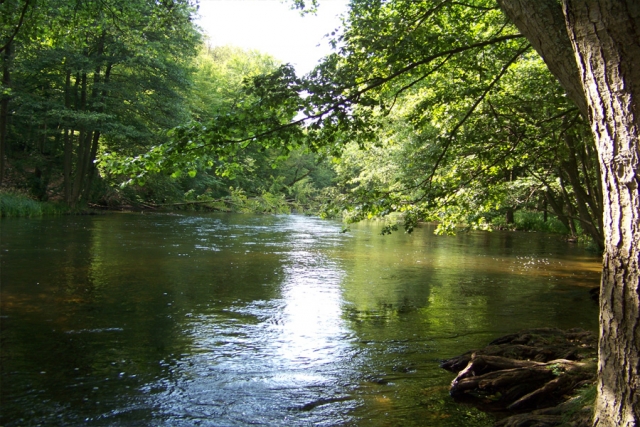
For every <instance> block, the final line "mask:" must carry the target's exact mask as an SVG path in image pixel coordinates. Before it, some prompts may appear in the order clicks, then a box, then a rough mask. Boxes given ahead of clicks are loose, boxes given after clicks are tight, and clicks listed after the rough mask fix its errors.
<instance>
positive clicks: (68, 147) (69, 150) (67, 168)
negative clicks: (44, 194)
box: [63, 70, 73, 203]
mask: <svg viewBox="0 0 640 427" xmlns="http://www.w3.org/2000/svg"><path fill="white" fill-rule="evenodd" d="M64 106H65V109H66V110H67V111H69V110H70V109H71V70H67V77H66V79H65V86H64ZM72 166H73V130H72V129H71V127H70V126H69V125H66V126H65V129H64V166H63V183H64V200H65V202H67V203H70V202H71V168H72Z"/></svg>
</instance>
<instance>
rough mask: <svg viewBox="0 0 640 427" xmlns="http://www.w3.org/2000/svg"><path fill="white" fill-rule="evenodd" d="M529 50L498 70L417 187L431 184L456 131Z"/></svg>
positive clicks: (453, 131) (522, 50) (518, 54)
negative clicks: (429, 171) (512, 65)
mask: <svg viewBox="0 0 640 427" xmlns="http://www.w3.org/2000/svg"><path fill="white" fill-rule="evenodd" d="M530 48H531V45H530V44H528V43H527V45H526V46H525V47H524V48H522V49H520V50H519V51H518V52H517V53H516V54H515V55H514V56H513V57H512V58H511V59H510V60H509V61H507V63H506V64H504V66H503V67H502V70H500V73H498V75H497V76H496V77H495V78H494V79H493V80H492V81H491V83H489V85H488V86H487V87H486V88H485V90H484V92H483V93H482V95H480V97H478V99H476V101H475V102H474V103H473V105H472V106H471V108H469V110H467V112H466V114H465V115H464V117H463V118H462V120H460V121H459V122H458V123H457V124H456V125H455V126H454V128H453V129H452V130H451V132H450V133H449V136H448V138H447V141H446V143H445V146H444V149H443V150H442V152H441V153H440V155H439V156H438V158H437V159H436V163H435V164H434V166H433V171H432V172H431V173H430V174H429V176H428V177H427V178H426V179H424V180H423V181H422V182H421V183H420V184H419V186H423V185H425V184H427V183H431V181H432V180H433V177H434V176H435V174H436V172H437V170H438V168H439V167H440V163H441V162H442V160H444V156H445V155H446V154H447V151H448V150H449V147H450V146H451V142H452V141H453V138H454V137H455V135H456V133H458V130H460V128H461V127H462V125H464V124H465V123H466V121H467V120H468V119H469V117H471V114H473V112H474V111H475V109H476V108H477V107H478V105H480V103H481V102H482V101H483V100H484V99H485V98H486V96H487V95H488V94H489V92H490V91H491V90H492V89H493V87H494V86H495V85H496V84H497V83H498V82H499V81H500V79H501V78H502V76H504V75H505V74H506V73H507V70H508V69H509V67H510V66H511V64H513V63H514V62H516V60H517V59H518V58H519V57H520V56H521V55H522V54H523V53H524V52H526V51H527V50H529V49H530Z"/></svg>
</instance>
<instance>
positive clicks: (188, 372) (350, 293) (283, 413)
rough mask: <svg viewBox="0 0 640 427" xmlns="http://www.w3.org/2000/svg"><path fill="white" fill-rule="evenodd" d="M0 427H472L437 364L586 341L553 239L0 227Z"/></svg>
mask: <svg viewBox="0 0 640 427" xmlns="http://www.w3.org/2000/svg"><path fill="white" fill-rule="evenodd" d="M0 225H1V227H2V228H1V239H2V240H1V242H0V250H1V251H2V252H1V256H2V257H1V260H0V261H1V271H0V279H1V282H0V285H1V300H0V309H1V328H2V330H1V334H2V335H1V341H0V344H1V347H0V362H1V365H0V366H1V367H0V369H1V375H2V377H1V387H2V388H1V390H0V399H1V401H0V404H1V406H0V407H1V409H0V411H1V413H0V425H3V426H5V427H9V426H36V425H42V426H75V425H87V426H193V425H202V426H251V425H264V426H279V425H281V426H343V425H344V426H347V425H348V426H418V425H431V426H474V425H477V426H483V425H487V424H490V423H491V418H490V417H489V416H486V415H484V414H481V413H479V412H477V411H475V410H473V409H471V408H468V407H464V406H460V405H456V404H454V403H453V402H452V401H451V400H450V399H449V397H448V393H447V391H448V383H449V382H450V381H451V379H452V374H450V373H448V372H445V371H443V370H441V369H439V368H438V362H439V360H441V359H443V358H446V357H450V356H454V355H457V354H460V353H462V352H465V351H467V350H469V349H471V348H474V347H481V346H483V345H485V344H486V343H487V342H488V341H490V340H491V339H493V338H495V337H497V336H500V335H503V334H506V333H511V332H514V331H517V330H519V329H523V328H533V327H545V326H553V327H560V328H572V327H582V328H585V329H592V330H595V329H596V328H597V307H596V304H595V303H593V302H592V301H590V300H589V296H588V292H587V290H588V289H589V288H590V287H593V286H597V285H598V281H599V271H600V260H599V258H598V257H597V256H596V255H594V254H590V253H588V252H585V251H584V250H582V249H580V248H579V247H576V246H574V245H570V244H567V243H564V242H561V241H559V240H558V238H557V237H554V236H549V235H543V234H533V233H471V234H461V235H459V236H456V237H438V236H434V235H433V234H432V229H431V228H429V227H422V228H419V229H417V230H416V231H415V232H414V233H413V234H412V235H407V234H403V233H396V234H394V235H391V236H380V235H379V233H380V226H379V225H376V224H360V225H356V226H352V227H351V231H350V232H348V233H341V225H340V224H338V223H335V222H330V221H322V220H319V219H316V218H309V217H303V216H253V215H229V214H220V215H216V214H213V215H139V214H113V215H105V216H93V217H71V216H69V217H61V218H43V219H29V220H26V219H2V221H1V222H0Z"/></svg>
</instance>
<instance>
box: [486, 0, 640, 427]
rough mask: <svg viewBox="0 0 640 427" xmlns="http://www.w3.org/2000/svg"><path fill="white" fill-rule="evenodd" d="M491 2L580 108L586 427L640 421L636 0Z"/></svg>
mask: <svg viewBox="0 0 640 427" xmlns="http://www.w3.org/2000/svg"><path fill="white" fill-rule="evenodd" d="M497 1H498V3H499V4H500V7H501V8H502V9H503V11H504V12H505V14H506V15H507V16H508V17H509V18H510V19H511V20H512V21H513V23H514V24H515V25H516V26H517V27H518V29H519V30H520V31H521V32H522V34H524V35H525V37H527V39H528V40H529V41H530V42H531V44H532V45H533V46H534V47H535V48H536V50H537V51H538V52H539V53H540V54H541V55H542V57H543V59H544V60H545V62H546V63H547V65H548V66H549V69H550V70H551V72H552V73H553V74H554V75H555V76H556V77H557V78H558V80H559V81H560V83H561V84H562V86H563V87H564V88H565V90H567V94H568V95H569V97H570V98H571V99H572V100H573V101H574V102H575V103H576V104H577V105H578V107H579V108H580V110H581V111H583V114H585V109H584V106H586V107H587V109H586V116H587V117H588V119H589V122H590V124H591V129H592V132H593V134H594V137H595V141H596V145H597V150H598V158H599V162H600V169H601V170H600V173H601V179H602V199H603V200H602V204H603V207H604V218H603V232H604V245H605V253H604V260H603V274H602V286H601V294H600V347H599V349H600V354H599V371H598V398H597V402H596V408H595V418H594V425H595V426H597V427H614V426H615V427H631V426H634V427H640V234H639V232H640V194H639V189H638V187H639V184H640V177H639V176H638V175H637V174H638V171H639V168H640V141H639V140H638V138H639V136H640V1H638V0H563V2H564V10H563V9H562V7H561V5H560V4H559V3H558V2H556V1H555V0H497ZM563 15H564V21H565V22H563V23H559V19H558V17H559V16H563ZM563 34H564V35H567V37H565V36H564V35H563ZM567 43H568V44H567ZM567 52H571V55H567V54H566V53H567ZM571 57H573V58H575V60H571V59H569V58H571ZM571 67H575V71H576V72H573V71H571ZM576 78H577V79H578V80H577V81H576V80H575V79H576ZM576 85H579V86H580V87H582V97H583V98H584V100H580V99H579V98H580V96H579V94H577V92H576V90H575V88H576Z"/></svg>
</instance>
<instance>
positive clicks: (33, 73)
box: [0, 0, 640, 426]
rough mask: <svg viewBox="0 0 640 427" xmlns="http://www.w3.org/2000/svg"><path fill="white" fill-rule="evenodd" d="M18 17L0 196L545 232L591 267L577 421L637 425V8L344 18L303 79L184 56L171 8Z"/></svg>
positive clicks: (194, 37)
mask: <svg viewBox="0 0 640 427" xmlns="http://www.w3.org/2000/svg"><path fill="white" fill-rule="evenodd" d="M32 1H34V0H5V1H4V2H3V3H1V4H0V8H2V21H1V22H0V31H1V32H2V33H1V37H2V40H1V42H0V49H1V51H0V53H1V54H2V70H3V78H2V100H1V102H2V104H1V107H2V108H1V111H0V116H1V117H0V136H1V140H0V146H1V147H2V153H0V154H1V156H0V157H1V159H2V161H1V162H0V163H1V164H2V171H1V172H2V176H4V177H5V179H7V178H6V177H7V176H9V175H11V174H7V172H8V171H5V170H4V169H5V163H4V162H5V159H7V160H8V162H7V165H11V173H12V174H15V173H18V174H19V175H20V176H21V177H22V178H21V179H20V180H21V181H22V182H26V181H29V182H30V183H29V188H30V189H31V191H32V193H34V194H36V195H40V197H42V198H44V197H47V195H48V194H50V192H51V188H52V186H55V185H57V186H58V187H59V191H58V194H62V195H63V198H64V200H65V201H66V202H67V203H68V204H69V205H71V206H77V205H81V204H83V203H86V202H87V201H88V200H89V199H90V197H91V191H92V189H93V188H94V187H95V185H94V183H95V182H96V177H97V176H98V177H100V178H104V182H111V183H119V182H121V183H123V184H128V185H129V188H130V190H129V191H133V192H135V195H136V197H140V198H141V199H143V200H147V201H149V200H153V201H155V202H156V203H157V202H164V199H163V198H165V196H164V195H166V194H167V193H168V192H167V191H166V190H164V193H163V194H164V195H162V196H161V195H160V193H161V192H160V191H158V188H156V189H155V190H153V185H156V187H158V185H157V184H158V183H162V184H163V185H165V186H166V187H170V188H171V189H172V191H174V190H176V189H180V190H181V191H184V190H186V191H184V193H183V194H186V195H188V197H190V196H189V195H195V197H196V198H197V197H211V198H212V200H214V199H216V198H217V197H219V196H221V195H225V194H226V195H229V196H230V197H232V199H233V197H235V200H236V201H237V202H238V203H245V202H246V201H247V200H248V197H246V192H247V191H248V190H249V189H250V190H251V191H252V192H253V193H255V194H256V195H267V196H269V197H271V196H276V197H275V198H276V199H277V198H278V197H281V198H285V199H286V197H290V196H291V195H292V194H296V191H297V192H298V194H303V193H307V194H308V193H310V192H312V190H313V191H318V190H319V189H323V191H324V197H325V200H326V201H327V202H328V203H326V204H325V205H324V207H323V209H324V212H325V214H326V215H330V214H340V215H346V216H347V217H348V218H349V219H351V220H360V219H364V218H373V217H380V216H386V215H389V214H391V213H394V212H398V213H401V214H402V216H403V218H404V222H405V227H406V228H407V229H408V230H411V228H412V227H414V226H415V224H416V223H417V222H418V221H421V220H437V221H438V222H439V223H440V228H441V231H442V232H449V231H451V230H452V228H453V227H454V226H456V225H458V224H465V225H467V226H468V227H472V228H487V227H489V226H490V225H491V224H492V223H496V221H495V219H496V218H498V217H500V216H502V217H504V221H505V222H510V221H511V220H512V218H513V214H514V212H515V211H517V210H519V209H536V210H540V211H542V212H549V213H553V214H554V215H555V216H556V217H557V218H558V220H559V221H561V222H562V223H563V224H565V226H566V227H567V228H568V229H570V230H571V231H572V232H574V233H577V232H578V228H579V229H581V230H583V231H584V232H586V233H588V234H589V235H590V236H591V237H592V238H593V241H594V242H595V243H596V244H597V245H598V246H599V247H600V248H602V249H603V250H604V271H603V280H602V290H601V295H600V301H601V303H600V304H601V339H600V356H601V357H600V366H599V375H598V378H599V380H598V381H599V382H598V398H597V402H596V413H595V418H594V420H595V421H594V423H595V425H598V426H614V425H615V426H632V425H637V423H638V420H639V418H640V415H639V413H638V410H639V409H638V408H640V404H639V402H638V399H639V398H638V394H637V390H636V389H637V387H636V386H637V384H638V383H639V381H640V380H639V379H638V378H639V376H640V373H639V372H638V371H639V369H640V368H639V367H640V363H639V359H638V357H639V356H638V355H639V354H640V336H639V335H638V334H639V332H638V331H640V328H638V327H637V324H638V319H640V309H639V307H640V302H639V297H638V295H640V292H639V290H638V289H639V286H640V285H639V283H640V279H639V277H640V273H639V271H638V265H639V264H640V262H639V261H638V260H639V259H640V255H639V250H640V249H639V248H640V237H638V227H639V224H640V223H639V221H638V218H639V217H640V212H639V209H640V208H638V207H639V206H640V201H639V198H640V196H639V193H638V191H637V189H638V179H637V170H638V161H639V160H638V159H639V158H640V156H639V155H638V152H639V151H638V150H639V149H638V134H640V120H639V119H638V117H639V114H640V113H638V111H637V108H636V107H637V98H638V97H639V96H640V74H639V73H640V67H639V66H638V58H639V57H640V44H639V43H638V40H639V39H640V34H638V28H640V5H639V4H638V3H637V2H636V1H633V0H624V1H612V0H562V1H556V0H535V1H534V0H470V1H465V2H458V1H452V0H420V1H416V0H388V1H382V0H352V1H351V2H350V11H349V14H348V16H347V17H346V18H345V26H344V30H343V31H341V32H339V33H337V34H334V36H333V37H334V38H333V40H332V43H333V45H334V48H335V53H334V54H332V55H330V56H328V57H327V58H325V59H324V60H323V61H322V62H321V63H320V64H319V65H318V66H317V67H316V68H315V69H314V70H313V71H312V72H311V73H309V74H308V75H306V76H297V75H296V74H295V72H294V70H293V68H292V67H291V66H290V65H287V64H284V65H281V64H277V63H275V62H269V61H268V60H267V61H266V62H265V60H264V59H263V58H260V57H251V55H249V56H250V57H248V58H247V57H245V58H244V61H245V62H246V64H247V65H248V64H251V65H250V66H248V68H245V69H243V70H242V71H239V70H238V69H237V68H236V66H235V65H233V61H231V62H230V61H227V60H226V59H222V57H224V55H226V54H225V53H223V52H215V53H214V54H213V55H211V52H207V53H206V54H204V53H203V50H202V49H200V48H201V46H202V42H201V40H200V36H199V34H198V31H197V29H196V27H195V26H194V25H193V21H192V19H193V13H194V6H195V5H193V4H191V3H188V2H181V1H167V2H163V1H160V2H152V3H145V2H137V1H133V2H131V1H130V2H127V3H124V2H119V1H116V0H109V1H106V2H100V3H92V2H65V1H59V2H55V1H51V2H49V3H45V2H42V3H38V4H35V3H32ZM294 3H296V4H297V5H298V6H299V7H301V8H304V7H305V6H306V5H304V2H303V1H302V0H298V1H295V2H294ZM313 3H314V4H313V5H312V6H315V3H316V2H315V1H314V2H313ZM205 51H206V49H205ZM202 55H205V57H206V55H209V58H207V59H206V60H203V59H202ZM196 58H200V59H199V60H198V59H196ZM216 58H217V59H216ZM198 61H199V62H198ZM208 61H212V62H211V63H212V64H215V66H213V65H212V66H209V65H207V64H208V63H209V62H208ZM196 70H197V71H196ZM194 88H195V90H194ZM198 88H200V90H198ZM327 159H332V168H329V167H328V165H329V164H328V163H326V160H327ZM287 162H294V163H287ZM294 164H295V166H293V165H294ZM273 165H275V168H274V167H273ZM278 168H280V171H278ZM168 174H171V177H170V179H169V178H168ZM314 174H315V175H314ZM332 174H335V177H333V176H332ZM12 176H14V175H12ZM311 176H314V181H313V182H311V181H309V180H307V179H310V177H311ZM54 177H61V178H59V179H58V180H59V182H57V183H54V182H53V180H54ZM159 177H162V178H159ZM304 180H307V181H306V182H303V183H306V184H308V185H307V187H306V189H305V188H301V186H300V184H299V183H300V182H301V181H304ZM234 184H235V186H234ZM330 184H331V185H330ZM296 185H297V187H296ZM228 186H229V187H233V189H228V188H227V187H228ZM239 190H240V191H239ZM145 191H146V192H147V193H146V194H145ZM176 191H177V190H176ZM154 192H155V193H154ZM102 193H103V194H105V193H108V191H107V190H103V191H102ZM120 194H123V193H120ZM203 195H205V196H203ZM269 197H267V198H269Z"/></svg>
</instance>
